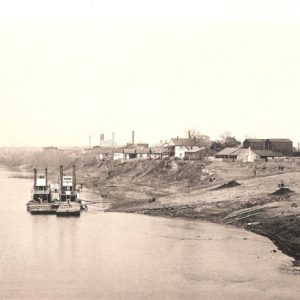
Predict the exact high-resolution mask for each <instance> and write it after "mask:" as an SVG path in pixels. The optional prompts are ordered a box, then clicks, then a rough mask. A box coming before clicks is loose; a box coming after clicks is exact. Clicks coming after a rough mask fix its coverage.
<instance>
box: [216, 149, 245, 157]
mask: <svg viewBox="0 0 300 300" xmlns="http://www.w3.org/2000/svg"><path fill="white" fill-rule="evenodd" d="M239 149H240V148H237V147H234V148H233V147H228V148H225V149H223V150H221V151H220V152H218V153H216V155H217V156H218V155H233V153H234V152H235V151H237V150H239Z"/></svg>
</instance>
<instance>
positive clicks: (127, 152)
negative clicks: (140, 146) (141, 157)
mask: <svg viewBox="0 0 300 300" xmlns="http://www.w3.org/2000/svg"><path fill="white" fill-rule="evenodd" d="M124 153H125V154H136V152H135V149H124Z"/></svg>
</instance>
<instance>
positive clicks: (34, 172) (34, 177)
mask: <svg viewBox="0 0 300 300" xmlns="http://www.w3.org/2000/svg"><path fill="white" fill-rule="evenodd" d="M36 175H37V170H36V168H34V169H33V186H34V187H36Z"/></svg>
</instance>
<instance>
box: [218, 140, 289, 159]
mask: <svg viewBox="0 0 300 300" xmlns="http://www.w3.org/2000/svg"><path fill="white" fill-rule="evenodd" d="M288 156H293V142H292V141H291V140H290V139H246V140H244V142H243V146H242V148H240V147H239V148H225V149H223V150H222V151H220V152H218V153H216V155H215V157H216V158H217V159H223V160H224V159H225V160H226V159H227V160H228V159H229V160H233V161H235V160H237V161H245V162H253V161H255V160H257V159H264V160H266V161H267V160H270V159H274V158H280V157H288Z"/></svg>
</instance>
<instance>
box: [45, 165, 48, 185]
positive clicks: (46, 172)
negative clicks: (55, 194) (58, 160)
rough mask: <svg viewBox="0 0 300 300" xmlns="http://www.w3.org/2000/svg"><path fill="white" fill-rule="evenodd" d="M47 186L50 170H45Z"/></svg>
mask: <svg viewBox="0 0 300 300" xmlns="http://www.w3.org/2000/svg"><path fill="white" fill-rule="evenodd" d="M45 177H46V186H47V185H48V169H47V168H45Z"/></svg>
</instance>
